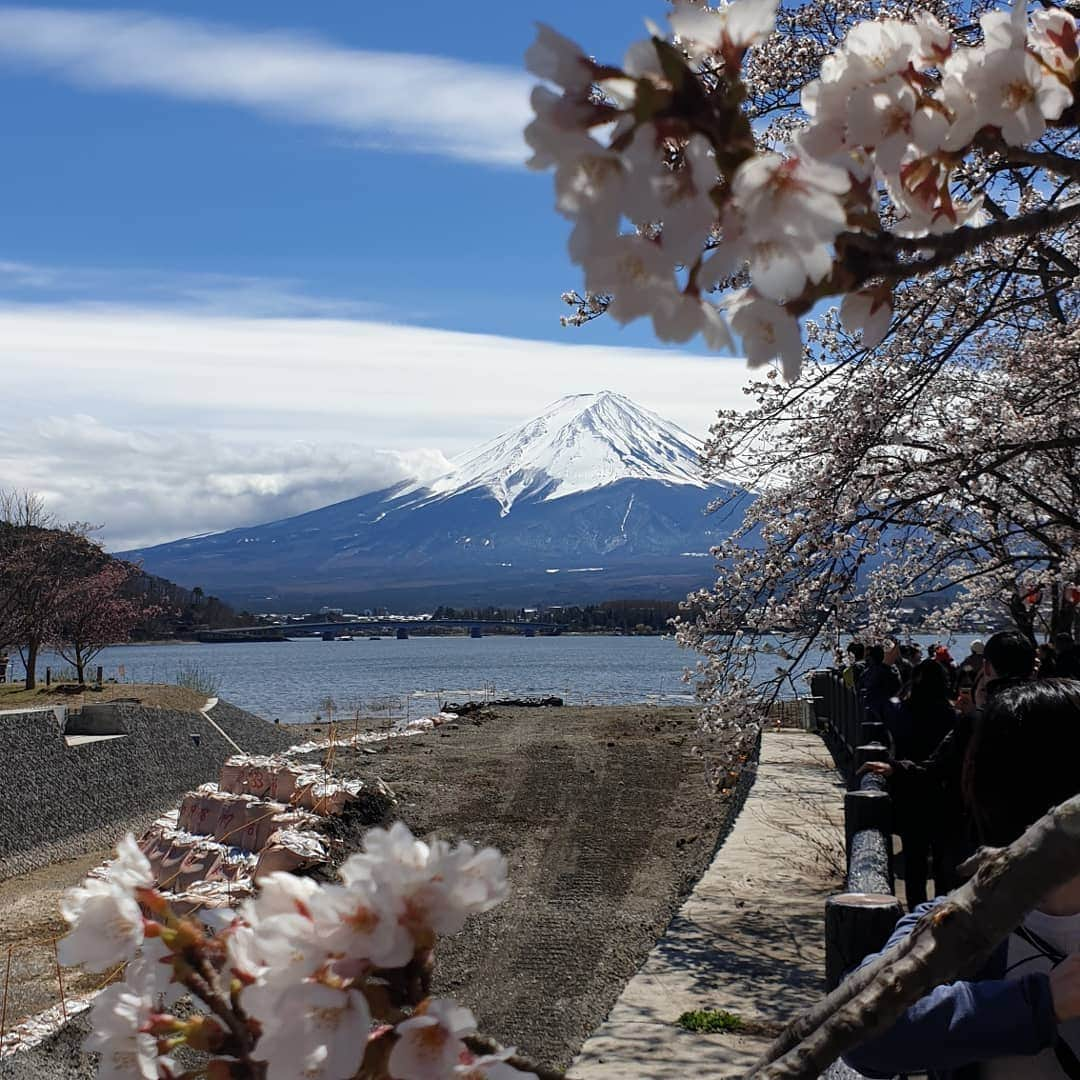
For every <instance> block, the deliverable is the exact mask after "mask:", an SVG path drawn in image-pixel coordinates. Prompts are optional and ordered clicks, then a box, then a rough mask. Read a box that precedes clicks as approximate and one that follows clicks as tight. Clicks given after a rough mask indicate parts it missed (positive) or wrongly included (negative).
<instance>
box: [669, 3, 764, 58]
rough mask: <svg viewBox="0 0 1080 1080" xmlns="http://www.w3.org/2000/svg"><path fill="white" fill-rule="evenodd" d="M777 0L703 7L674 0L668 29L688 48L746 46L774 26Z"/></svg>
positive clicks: (713, 49) (714, 49) (756, 41)
mask: <svg viewBox="0 0 1080 1080" xmlns="http://www.w3.org/2000/svg"><path fill="white" fill-rule="evenodd" d="M776 9H777V0H733V2H732V3H730V4H725V5H722V6H721V7H714V8H710V7H705V6H697V5H691V4H689V3H686V2H685V0H677V2H676V3H675V5H674V10H673V11H672V12H671V14H670V15H669V16H668V21H669V22H670V24H671V29H672V31H673V32H674V33H675V35H676V36H677V37H678V38H679V40H680V41H681V42H682V43H683V44H684V45H686V46H687V47H689V48H690V49H691V51H695V52H700V51H710V52H723V51H725V50H729V49H747V48H749V47H750V46H752V45H756V44H757V43H758V42H760V41H763V40H764V39H765V38H767V37H768V36H769V35H770V34H771V33H772V32H773V30H774V28H775V27H776Z"/></svg>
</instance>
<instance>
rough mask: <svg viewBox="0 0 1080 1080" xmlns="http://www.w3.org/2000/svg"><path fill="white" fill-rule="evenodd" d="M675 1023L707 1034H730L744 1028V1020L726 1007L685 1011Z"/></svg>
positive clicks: (689, 1029)
mask: <svg viewBox="0 0 1080 1080" xmlns="http://www.w3.org/2000/svg"><path fill="white" fill-rule="evenodd" d="M675 1023H677V1024H678V1025H679V1027H681V1028H685V1029H686V1030H687V1031H698V1032H701V1033H703V1034H705V1035H730V1034H733V1033H734V1032H737V1031H742V1029H743V1022H742V1020H741V1019H740V1018H739V1017H738V1016H736V1015H735V1014H734V1013H730V1012H728V1011H727V1010H726V1009H695V1010H694V1011H693V1012H684V1013H683V1014H682V1016H680V1017H679V1019H678V1020H676V1021H675Z"/></svg>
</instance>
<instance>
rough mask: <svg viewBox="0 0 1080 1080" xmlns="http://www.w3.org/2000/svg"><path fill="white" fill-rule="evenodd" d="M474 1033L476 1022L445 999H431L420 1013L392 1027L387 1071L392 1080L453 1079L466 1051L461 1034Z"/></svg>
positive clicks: (457, 1006)
mask: <svg viewBox="0 0 1080 1080" xmlns="http://www.w3.org/2000/svg"><path fill="white" fill-rule="evenodd" d="M474 1031H476V1019H475V1017H474V1016H473V1014H472V1013H471V1012H470V1011H469V1010H468V1009H466V1008H464V1007H462V1006H461V1005H458V1004H457V1003H456V1002H453V1001H451V1000H449V999H447V998H432V999H431V1000H430V1001H429V1002H428V1003H427V1006H426V1008H425V1010H424V1011H423V1013H420V1014H418V1015H415V1016H411V1017H410V1018H409V1019H408V1020H403V1021H402V1022H401V1023H400V1024H398V1025H397V1027H396V1028H395V1032H396V1034H397V1041H396V1042H395V1043H394V1048H393V1050H391V1051H390V1060H389V1072H390V1075H391V1076H392V1077H394V1078H395V1080H443V1078H444V1077H446V1076H453V1075H454V1072H455V1069H456V1067H457V1066H458V1065H459V1064H460V1063H461V1060H462V1057H463V1055H464V1054H465V1052H466V1048H465V1044H464V1043H463V1042H462V1041H461V1037H462V1036H463V1035H471V1034H472V1033H473V1032H474Z"/></svg>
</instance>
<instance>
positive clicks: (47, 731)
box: [0, 702, 292, 879]
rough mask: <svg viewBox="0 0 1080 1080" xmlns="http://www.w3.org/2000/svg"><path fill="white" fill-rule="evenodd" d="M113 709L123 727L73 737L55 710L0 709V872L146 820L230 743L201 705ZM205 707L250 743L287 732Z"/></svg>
mask: <svg viewBox="0 0 1080 1080" xmlns="http://www.w3.org/2000/svg"><path fill="white" fill-rule="evenodd" d="M116 709H117V715H116V720H117V727H118V728H119V729H120V730H122V731H123V732H124V733H125V734H124V735H123V736H121V737H119V738H106V739H100V740H97V741H86V742H81V743H77V744H76V745H69V744H68V742H67V741H66V740H65V738H64V732H63V728H62V723H63V721H62V718H61V717H60V716H58V715H57V714H56V713H54V712H53V711H37V712H23V713H10V714H6V715H0V748H2V755H0V793H2V794H0V879H3V878H8V877H12V876H14V875H15V874H19V873H24V872H26V871H27V870H30V869H33V868H36V867H39V866H44V865H46V864H48V863H50V862H53V861H55V860H57V859H60V858H73V857H75V856H77V855H80V854H82V853H84V852H87V851H91V850H94V849H95V848H98V847H102V846H106V845H108V844H111V843H113V842H114V841H115V839H116V838H117V837H118V836H120V835H122V834H123V832H124V831H126V829H128V828H133V829H136V830H139V829H141V828H143V827H145V826H146V825H147V824H149V822H150V821H151V820H152V819H153V818H154V817H156V816H158V815H159V814H160V813H161V812H162V811H164V810H166V809H168V808H169V807H171V806H173V805H175V804H176V802H177V800H178V799H179V797H180V796H181V795H182V794H183V793H184V792H186V791H189V790H191V789H192V788H195V787H198V785H199V784H203V783H206V782H207V781H208V780H215V779H216V778H217V776H218V772H219V770H220V768H221V764H222V762H223V761H224V760H225V759H226V758H227V757H229V755H230V754H233V753H235V752H236V751H235V749H234V747H233V746H232V745H230V743H229V741H228V740H227V739H225V738H223V737H222V735H221V733H220V732H219V731H217V730H216V729H215V727H214V724H211V723H208V722H207V720H206V719H205V717H203V716H201V715H200V714H199V713H191V712H181V711H177V710H173V709H155V708H146V707H143V706H140V705H118V706H117V707H116ZM210 715H211V717H212V718H213V720H214V722H215V723H216V724H217V725H218V726H219V727H220V728H221V729H222V730H223V731H224V732H225V733H226V734H227V735H228V736H229V737H230V738H231V739H232V740H233V741H234V742H235V743H237V745H239V746H240V747H241V748H242V749H243V750H245V751H248V752H250V753H270V752H272V751H274V750H278V749H282V748H284V747H286V746H288V745H289V744H290V742H291V741H292V740H291V739H290V736H289V731H288V729H287V728H279V727H276V726H275V725H273V724H270V723H268V722H267V721H265V720H261V719H259V717H257V716H253V715H252V714H251V713H247V712H244V711H243V710H242V709H237V708H236V707H235V706H231V705H228V704H226V703H224V702H222V703H220V704H218V705H217V706H216V707H215V708H214V709H213V711H212V712H211V713H210ZM193 736H194V737H193Z"/></svg>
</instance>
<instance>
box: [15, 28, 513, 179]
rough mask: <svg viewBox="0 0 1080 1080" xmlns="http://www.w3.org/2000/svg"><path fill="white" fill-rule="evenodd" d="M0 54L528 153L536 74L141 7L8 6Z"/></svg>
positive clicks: (314, 119) (475, 158) (440, 151)
mask: <svg viewBox="0 0 1080 1080" xmlns="http://www.w3.org/2000/svg"><path fill="white" fill-rule="evenodd" d="M0 58H3V59H5V60H7V61H8V62H14V63H17V64H22V65H31V66H34V67H37V68H42V69H45V70H47V71H49V72H50V73H52V74H54V75H56V76H59V77H60V78H63V79H66V80H67V81H69V82H73V83H77V84H79V85H83V86H88V87H93V88H97V89H111V90H141V91H149V92H152V93H160V94H166V95H169V96H171V97H176V98H184V99H189V100H194V101H208V102H220V103H223V104H228V105H233V106H239V107H242V108H250V109H254V110H257V111H259V112H263V113H268V114H272V115H275V116H281V117H285V118H287V119H290V120H294V121H300V122H304V123H315V124H320V125H325V126H328V127H332V128H336V129H339V130H342V131H346V132H348V133H350V134H351V135H352V136H353V137H355V138H356V140H357V141H358V142H361V143H363V144H365V145H370V146H372V147H374V148H378V149H383V150H388V151H395V152H398V153H421V154H436V155H440V156H445V157H451V158H457V159H461V160H465V161H472V162H479V163H482V164H486V165H500V166H507V165H516V164H519V163H521V162H522V161H523V160H524V157H525V145H524V142H523V139H522V136H521V132H522V129H523V128H524V126H525V124H526V123H527V121H528V115H529V106H528V93H529V84H530V80H529V79H528V77H527V76H526V75H525V74H524V73H523V72H518V71H515V70H513V69H512V68H502V67H497V66H495V65H484V64H478V63H466V62H463V61H459V60H453V59H449V58H445V57H439V56H428V55H422V54H411V53H395V52H378V51H365V50H360V49H346V48H341V47H339V46H336V45H333V44H330V43H328V42H325V41H321V40H319V39H317V38H313V37H309V36H305V35H300V34H296V33H286V32H250V31H245V30H239V29H236V28H233V27H228V26H224V25H215V24H211V23H205V22H199V21H195V20H186V19H174V18H168V17H163V16H158V15H152V14H149V13H143V12H116V11H113V12H108V11H106V12H84V11H72V10H67V9H62V8H28V7H0Z"/></svg>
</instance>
